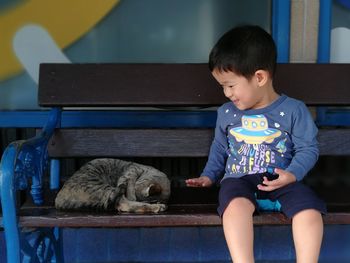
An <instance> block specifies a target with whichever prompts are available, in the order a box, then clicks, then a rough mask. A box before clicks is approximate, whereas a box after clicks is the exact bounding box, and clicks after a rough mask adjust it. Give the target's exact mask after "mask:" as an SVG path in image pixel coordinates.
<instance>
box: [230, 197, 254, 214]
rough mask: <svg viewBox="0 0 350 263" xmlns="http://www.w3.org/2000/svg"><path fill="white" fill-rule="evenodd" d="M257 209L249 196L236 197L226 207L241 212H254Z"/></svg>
mask: <svg viewBox="0 0 350 263" xmlns="http://www.w3.org/2000/svg"><path fill="white" fill-rule="evenodd" d="M254 210H255V206H254V204H253V203H252V201H250V200H249V199H248V198H245V197H236V198H234V199H232V200H231V202H230V203H229V205H228V206H227V208H226V211H225V212H227V211H232V212H234V211H239V213H244V212H248V213H251V214H253V213H254Z"/></svg>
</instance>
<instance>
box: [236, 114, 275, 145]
mask: <svg viewBox="0 0 350 263" xmlns="http://www.w3.org/2000/svg"><path fill="white" fill-rule="evenodd" d="M230 133H231V134H232V136H234V137H235V138H236V140H237V141H238V142H241V141H244V142H245V143H247V144H261V143H263V142H265V143H271V142H273V140H274V139H275V138H277V137H279V136H280V135H281V131H279V130H277V129H273V128H269V127H268V122H267V119H266V117H265V116H264V115H243V116H242V127H236V128H232V129H230Z"/></svg>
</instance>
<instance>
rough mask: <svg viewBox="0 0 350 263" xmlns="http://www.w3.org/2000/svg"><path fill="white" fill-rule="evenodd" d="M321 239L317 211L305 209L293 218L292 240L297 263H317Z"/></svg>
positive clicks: (320, 220) (321, 223)
mask: <svg viewBox="0 0 350 263" xmlns="http://www.w3.org/2000/svg"><path fill="white" fill-rule="evenodd" d="M322 237H323V221H322V216H321V214H320V212H319V211H317V210H314V209H307V210H303V211H301V212H299V213H297V214H296V215H295V216H294V217H293V238H294V245H295V250H296V256H297V262H298V263H317V262H318V257H319V254H320V249H321V243H322Z"/></svg>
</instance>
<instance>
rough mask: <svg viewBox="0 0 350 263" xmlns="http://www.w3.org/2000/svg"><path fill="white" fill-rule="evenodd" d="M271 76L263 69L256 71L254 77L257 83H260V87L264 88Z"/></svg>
mask: <svg viewBox="0 0 350 263" xmlns="http://www.w3.org/2000/svg"><path fill="white" fill-rule="evenodd" d="M269 76H270V74H269V72H268V71H266V70H262V69H259V70H257V71H255V74H254V77H255V78H256V82H257V83H258V86H259V87H261V86H264V85H265V84H266V82H267V81H268V79H269Z"/></svg>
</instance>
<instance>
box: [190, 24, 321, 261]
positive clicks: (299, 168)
mask: <svg viewBox="0 0 350 263" xmlns="http://www.w3.org/2000/svg"><path fill="white" fill-rule="evenodd" d="M276 57H277V56H276V46H275V43H274V41H273V39H272V37H271V36H270V35H269V34H268V33H267V32H266V31H264V30H263V29H262V28H260V27H258V26H241V27H237V28H234V29H232V30H230V31H228V32H227V33H226V34H224V35H223V36H222V37H221V38H220V39H219V41H218V42H217V43H216V45H215V46H214V48H213V49H212V51H211V53H210V56H209V68H210V70H211V72H212V74H213V76H214V78H215V79H216V80H217V81H218V82H219V84H220V85H221V86H222V88H223V92H224V94H225V96H226V97H227V98H228V99H229V100H230V102H228V103H225V104H224V105H222V106H221V107H220V108H219V109H218V116H217V124H216V128H215V138H214V140H213V143H212V146H211V149H210V153H209V158H208V162H207V164H206V166H205V168H204V171H203V173H202V174H201V176H200V177H198V178H192V179H188V180H186V184H187V186H189V187H209V186H211V185H212V184H213V183H215V182H217V181H218V180H219V179H220V178H221V176H222V175H223V174H224V176H223V179H222V180H221V187H220V193H219V207H218V212H219V214H220V216H221V217H222V222H223V228H224V234H225V238H226V242H227V245H228V248H229V251H230V254H231V258H232V260H233V261H234V262H235V263H240V262H242V263H249V262H254V254H253V212H254V211H255V209H256V208H257V203H256V196H258V197H259V198H262V199H270V200H272V201H278V202H279V203H280V204H281V211H282V212H283V213H285V214H286V215H287V216H288V217H290V218H292V228H293V238H294V244H295V249H296V257H297V262H298V263H301V262H305V263H313V262H317V260H318V256H319V252H320V247H321V242H322V236H323V221H322V217H321V213H326V207H325V204H324V203H323V202H322V201H321V200H320V199H319V198H318V197H317V196H316V195H315V194H314V192H312V191H311V189H309V188H308V187H306V186H305V185H304V184H302V183H301V180H302V179H303V177H304V176H305V175H306V173H307V172H308V171H309V170H310V169H311V168H312V167H313V166H314V164H315V162H316V160H317V158H318V148H317V141H316V134H317V128H316V126H315V124H314V122H313V120H312V118H311V116H310V113H309V111H308V109H307V107H306V106H305V104H304V103H302V102H301V101H298V100H296V99H292V98H289V97H288V96H286V95H283V94H282V95H279V94H277V93H276V92H275V90H274V88H273V83H272V80H273V76H274V72H275V65H276Z"/></svg>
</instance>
